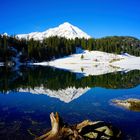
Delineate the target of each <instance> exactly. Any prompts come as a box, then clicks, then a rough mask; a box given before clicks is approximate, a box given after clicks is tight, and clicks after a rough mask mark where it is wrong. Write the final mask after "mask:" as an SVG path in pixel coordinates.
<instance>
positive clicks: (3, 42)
mask: <svg viewBox="0 0 140 140" xmlns="http://www.w3.org/2000/svg"><path fill="white" fill-rule="evenodd" d="M76 47H81V48H83V49H86V50H90V51H92V50H98V51H103V52H109V53H116V54H121V53H129V54H131V55H135V56H140V40H139V39H137V38H134V37H127V36H112V37H105V38H100V39H94V38H91V39H84V38H82V39H78V38H76V39H74V40H72V39H66V38H62V37H49V38H46V39H44V40H43V41H36V40H33V39H30V40H28V39H27V40H25V39H18V38H17V37H12V36H11V37H9V36H5V35H0V62H2V61H4V62H6V61H7V60H12V59H13V57H16V56H17V54H18V56H19V57H20V61H21V62H27V61H28V60H29V61H33V62H36V61H49V60H52V59H56V58H60V57H63V56H67V55H70V54H73V53H75V52H76Z"/></svg>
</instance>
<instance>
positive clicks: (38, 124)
mask: <svg viewBox="0 0 140 140" xmlns="http://www.w3.org/2000/svg"><path fill="white" fill-rule="evenodd" d="M0 75H1V77H0V91H1V94H0V112H1V113H0V139H2V140H30V139H33V137H34V136H32V135H31V134H30V132H32V133H33V134H36V135H41V134H42V133H44V131H46V129H47V128H49V127H50V121H49V114H50V112H52V111H53V112H55V111H58V112H59V113H60V115H61V116H62V117H63V118H64V120H65V121H66V122H69V123H77V122H81V121H82V120H84V119H91V120H93V121H94V120H103V121H106V122H111V123H112V124H113V125H115V126H117V127H118V128H120V129H121V130H122V132H123V134H124V140H128V139H133V140H135V139H136V140H138V139H140V136H139V134H140V129H139V128H140V124H139V123H138V122H139V121H140V113H136V112H132V111H129V110H124V109H120V108H118V107H116V106H113V105H112V104H111V101H112V99H121V98H129V97H132V98H133V97H135V98H140V95H139V91H140V86H138V85H139V84H140V71H137V70H136V71H130V72H127V73H125V72H116V73H111V74H105V75H100V76H88V77H83V76H82V75H80V74H77V73H71V72H69V71H64V70H60V69H54V68H50V67H22V68H20V69H19V70H18V71H13V70H10V69H5V68H4V67H3V68H0ZM6 93H9V94H6ZM31 93H34V94H31ZM52 97H53V98H52ZM54 97H55V98H54Z"/></svg>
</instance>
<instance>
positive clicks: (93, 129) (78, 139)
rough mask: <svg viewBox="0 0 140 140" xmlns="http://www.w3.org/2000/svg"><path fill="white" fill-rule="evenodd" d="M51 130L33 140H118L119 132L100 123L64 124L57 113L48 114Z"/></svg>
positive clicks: (108, 125)
mask: <svg viewBox="0 0 140 140" xmlns="http://www.w3.org/2000/svg"><path fill="white" fill-rule="evenodd" d="M50 119H51V125H52V129H51V130H50V131H49V132H47V133H46V134H44V135H42V136H40V137H38V138H36V139H35V140H91V139H92V140H120V136H121V131H120V130H118V129H117V128H115V127H113V126H112V125H110V124H107V123H105V122H102V121H95V122H92V121H89V120H85V121H83V122H81V123H79V124H75V125H72V126H70V125H68V124H64V123H63V122H62V120H61V119H60V117H59V115H58V113H56V115H54V113H51V114H50Z"/></svg>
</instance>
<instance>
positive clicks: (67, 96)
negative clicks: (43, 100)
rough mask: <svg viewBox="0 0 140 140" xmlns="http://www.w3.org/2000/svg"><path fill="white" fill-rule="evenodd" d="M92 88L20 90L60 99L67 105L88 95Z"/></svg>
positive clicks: (20, 90) (36, 88)
mask: <svg viewBox="0 0 140 140" xmlns="http://www.w3.org/2000/svg"><path fill="white" fill-rule="evenodd" d="M89 89H90V88H88V87H86V88H75V87H68V88H66V89H60V90H58V91H56V90H50V89H45V88H44V87H35V88H34V89H31V88H27V89H22V88H21V89H19V90H18V91H19V92H30V93H32V94H44V95H48V96H50V97H53V98H58V99H59V100H60V101H63V102H65V103H69V102H71V101H73V100H74V99H77V98H79V97H80V96H81V95H83V94H84V93H86V92H87V91H88V90H89Z"/></svg>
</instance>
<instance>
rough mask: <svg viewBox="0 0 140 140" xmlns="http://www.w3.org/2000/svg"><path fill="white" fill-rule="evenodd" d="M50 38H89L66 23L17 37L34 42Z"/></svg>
mask: <svg viewBox="0 0 140 140" xmlns="http://www.w3.org/2000/svg"><path fill="white" fill-rule="evenodd" d="M51 36H58V37H65V38H67V39H75V38H76V37H78V38H86V39H88V38H91V37H90V36H89V35H88V34H87V33H85V32H83V31H82V30H81V29H79V28H78V27H76V26H73V25H71V24H70V23H68V22H65V23H63V24H61V25H59V26H58V27H55V28H50V29H48V30H46V31H44V32H32V33H29V34H20V35H17V37H18V38H20V39H21V38H25V39H31V38H33V39H35V40H43V39H44V38H48V37H51Z"/></svg>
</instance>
